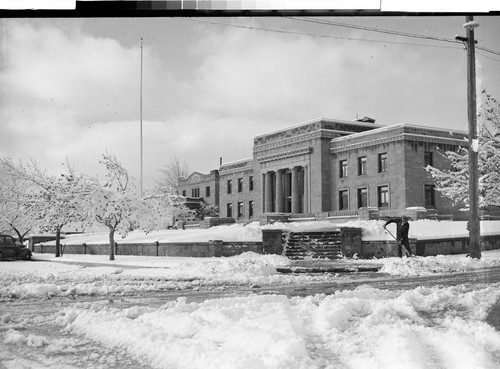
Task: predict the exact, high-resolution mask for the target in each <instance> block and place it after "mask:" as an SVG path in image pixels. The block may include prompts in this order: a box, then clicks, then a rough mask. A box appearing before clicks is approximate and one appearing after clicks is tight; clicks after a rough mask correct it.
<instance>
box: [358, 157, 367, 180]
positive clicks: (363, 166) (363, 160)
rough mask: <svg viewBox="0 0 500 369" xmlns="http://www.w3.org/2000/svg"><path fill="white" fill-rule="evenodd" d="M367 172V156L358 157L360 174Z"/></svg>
mask: <svg viewBox="0 0 500 369" xmlns="http://www.w3.org/2000/svg"><path fill="white" fill-rule="evenodd" d="M365 174H366V156H362V157H360V158H358V175H360V176H362V175H365Z"/></svg>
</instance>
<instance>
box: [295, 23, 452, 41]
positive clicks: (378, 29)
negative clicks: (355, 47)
mask: <svg viewBox="0 0 500 369" xmlns="http://www.w3.org/2000/svg"><path fill="white" fill-rule="evenodd" d="M288 18H289V19H293V20H298V21H303V22H310V23H319V24H327V25H331V26H338V27H345V28H355V29H361V30H363V31H371V32H379V33H386V34H390V35H397V36H403V37H413V38H422V39H426V40H434V41H443V42H451V43H457V42H459V41H457V40H455V39H451V38H444V37H435V36H427V35H419V34H416V33H407V32H399V31H391V30H388V29H381V28H373V27H365V26H357V25H354V24H346V23H339V22H332V21H325V20H320V19H312V18H299V17H288Z"/></svg>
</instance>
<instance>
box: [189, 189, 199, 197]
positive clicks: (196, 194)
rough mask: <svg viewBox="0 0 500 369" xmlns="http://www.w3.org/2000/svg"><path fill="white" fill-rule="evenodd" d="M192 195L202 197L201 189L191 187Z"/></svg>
mask: <svg viewBox="0 0 500 369" xmlns="http://www.w3.org/2000/svg"><path fill="white" fill-rule="evenodd" d="M191 197H200V189H199V188H192V189H191Z"/></svg>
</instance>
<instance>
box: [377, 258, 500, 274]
mask: <svg viewBox="0 0 500 369" xmlns="http://www.w3.org/2000/svg"><path fill="white" fill-rule="evenodd" d="M497 265H500V260H499V259H491V260H488V259H486V260H485V259H484V258H483V259H480V260H477V259H473V258H470V257H465V255H437V256H426V257H412V258H387V259H384V260H383V267H382V268H381V269H380V272H381V273H388V274H392V275H406V276H419V275H430V274H436V273H453V272H466V271H471V270H475V269H480V268H487V267H492V266H497Z"/></svg>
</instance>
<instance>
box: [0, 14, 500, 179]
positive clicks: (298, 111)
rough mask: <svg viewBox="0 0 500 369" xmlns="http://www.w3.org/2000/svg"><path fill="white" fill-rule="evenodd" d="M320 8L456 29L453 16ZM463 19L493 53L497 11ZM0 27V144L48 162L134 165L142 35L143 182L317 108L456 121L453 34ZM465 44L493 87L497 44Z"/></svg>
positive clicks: (123, 25) (207, 163) (270, 25)
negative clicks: (112, 158) (113, 159)
mask: <svg viewBox="0 0 500 369" xmlns="http://www.w3.org/2000/svg"><path fill="white" fill-rule="evenodd" d="M320 19H322V20H331V21H334V22H341V23H346V24H356V25H362V26H366V27H378V28H380V29H390V30H394V31H398V32H407V33H417V34H423V35H429V36H437V37H442V38H449V39H453V38H454V37H455V35H465V30H464V28H463V27H462V25H463V23H464V22H465V17H464V16H463V15H460V16H456V17H455V16H442V17H437V16H435V17H425V18H424V17H364V18H359V17H347V18H341V17H337V18H320ZM475 20H477V21H478V22H479V24H480V26H479V27H478V28H476V31H475V33H476V39H477V40H478V41H479V43H478V46H483V47H486V48H488V49H492V50H494V51H496V52H500V39H499V38H498V34H500V22H499V18H497V17H487V16H476V17H475ZM207 22H214V23H219V24H230V25H234V26H244V27H247V28H241V27H238V28H237V27H228V26H222V25H215V24H210V23H207ZM0 27H1V28H0V29H1V31H2V32H1V41H0V42H1V50H2V52H1V53H0V54H1V55H2V57H1V64H0V66H1V69H0V86H1V90H0V91H1V96H0V105H1V109H0V127H1V132H2V134H1V135H0V156H2V157H10V158H12V159H14V160H22V161H23V162H25V161H27V160H30V158H34V159H36V160H37V161H38V163H39V164H40V166H41V167H42V168H46V169H47V170H48V171H50V172H51V173H54V174H56V173H60V172H61V171H63V170H64V163H65V162H66V158H68V160H69V162H70V163H71V164H73V165H74V167H75V169H76V170H77V171H80V172H86V173H88V174H90V175H99V174H101V173H102V172H101V168H100V166H99V159H100V157H101V154H103V153H104V152H106V151H111V152H113V153H114V154H116V156H117V157H118V158H119V159H120V160H121V161H122V163H123V165H124V166H125V167H126V168H127V169H128V170H129V171H130V173H131V174H132V175H133V176H134V177H136V178H137V179H138V178H139V176H140V134H139V133H140V124H139V121H140V109H139V107H140V104H139V98H140V61H141V59H140V39H141V37H142V38H143V39H144V49H143V50H144V57H143V63H144V64H143V143H144V181H145V183H146V184H149V183H151V182H152V179H153V178H158V177H159V169H161V168H162V167H164V166H165V165H166V163H167V162H168V161H169V159H170V158H172V157H174V156H176V157H178V158H179V159H180V160H182V161H185V162H187V163H188V165H189V169H190V171H195V170H196V171H200V172H208V171H210V170H212V169H216V168H217V167H218V165H219V157H223V161H224V162H229V161H234V160H238V159H244V158H248V157H251V155H252V144H253V137H255V136H256V135H259V134H262V133H265V132H267V131H271V130H275V129H280V128H283V127H286V126H289V125H293V124H297V123H299V122H303V121H307V120H310V119H314V118H317V117H325V118H338V119H345V120H353V119H355V118H356V116H357V115H358V116H359V117H363V116H365V115H366V116H370V117H373V118H375V119H376V120H377V123H379V124H388V125H389V124H395V123H400V122H407V123H412V124H420V125H425V126H433V127H440V128H450V129H460V130H466V129H467V95H466V52H465V51H464V48H463V46H462V45H461V44H457V43H447V42H436V41H430V40H424V39H418V38H408V37H400V36H395V35H387V34H383V33H376V32H368V31H364V30H357V29H352V28H346V27H339V26H333V25H321V24H315V23H309V22H304V21H299V20H293V19H289V18H279V17H276V18H269V17H265V18H261V17H252V18H244V17H242V18H225V17H221V18H190V19H181V18H98V19H90V18H87V19H86V18H75V19H61V18H50V19H41V18H40V19H39V18H34V19H29V18H23V19H0ZM248 27H254V29H250V28H248ZM255 28H266V29H274V30H280V31H287V32H292V33H282V32H279V33H278V32H269V31H262V30H257V29H255ZM303 33H309V34H316V35H322V36H323V35H324V36H330V37H317V36H311V35H306V34H303ZM476 54H477V55H476V56H477V58H476V63H477V84H478V90H479V91H481V90H482V89H483V88H486V89H487V90H488V91H489V92H491V93H492V94H493V95H494V96H496V97H497V98H498V97H500V55H495V54H492V53H488V52H485V51H482V50H479V49H476Z"/></svg>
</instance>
